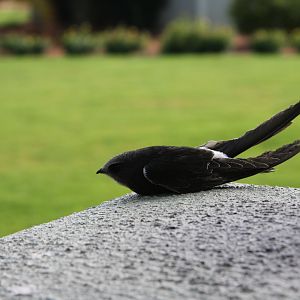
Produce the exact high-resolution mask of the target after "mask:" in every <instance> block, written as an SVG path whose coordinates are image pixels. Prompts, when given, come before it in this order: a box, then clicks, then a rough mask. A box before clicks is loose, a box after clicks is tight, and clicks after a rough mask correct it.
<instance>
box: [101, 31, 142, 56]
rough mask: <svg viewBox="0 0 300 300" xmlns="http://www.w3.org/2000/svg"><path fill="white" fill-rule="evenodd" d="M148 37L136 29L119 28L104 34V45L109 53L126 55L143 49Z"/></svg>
mask: <svg viewBox="0 0 300 300" xmlns="http://www.w3.org/2000/svg"><path fill="white" fill-rule="evenodd" d="M145 40H146V35H145V34H141V33H139V32H138V31H136V30H134V29H128V28H124V27H118V28H116V29H113V30H109V31H106V32H105V33H104V38H103V43H104V49H105V51H106V52H107V53H112V54H126V53H132V52H136V51H139V50H141V49H142V48H143V46H144V44H145Z"/></svg>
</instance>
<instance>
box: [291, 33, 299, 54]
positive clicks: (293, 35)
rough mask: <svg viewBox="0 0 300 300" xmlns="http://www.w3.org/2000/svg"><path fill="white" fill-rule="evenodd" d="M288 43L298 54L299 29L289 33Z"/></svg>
mask: <svg viewBox="0 0 300 300" xmlns="http://www.w3.org/2000/svg"><path fill="white" fill-rule="evenodd" d="M290 42H291V45H292V46H293V47H294V48H295V49H296V50H297V52H300V29H296V30H294V31H293V32H292V33H291V36H290Z"/></svg>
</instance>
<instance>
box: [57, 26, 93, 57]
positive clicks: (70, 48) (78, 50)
mask: <svg viewBox="0 0 300 300" xmlns="http://www.w3.org/2000/svg"><path fill="white" fill-rule="evenodd" d="M62 44H63V47H64V49H65V52H66V53H67V54H70V55H81V54H88V53H92V52H94V51H95V50H96V48H97V43H96V39H95V37H94V36H93V35H92V33H91V30H90V28H89V27H88V26H81V27H80V28H78V29H70V30H68V31H67V32H65V33H64V35H63V37H62Z"/></svg>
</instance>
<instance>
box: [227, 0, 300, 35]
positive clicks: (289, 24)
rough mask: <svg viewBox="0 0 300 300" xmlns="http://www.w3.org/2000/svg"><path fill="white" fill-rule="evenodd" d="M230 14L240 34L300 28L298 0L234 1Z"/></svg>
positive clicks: (299, 4)
mask: <svg viewBox="0 0 300 300" xmlns="http://www.w3.org/2000/svg"><path fill="white" fill-rule="evenodd" d="M231 13H232V16H233V19H234V21H235V23H236V25H237V28H238V29H239V31H240V32H242V33H253V32H255V31H257V30H259V29H279V28H280V29H285V30H288V31H290V30H293V29H294V28H297V27H300V1H299V0H234V1H233V3H232V7H231Z"/></svg>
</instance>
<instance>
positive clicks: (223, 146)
mask: <svg viewBox="0 0 300 300" xmlns="http://www.w3.org/2000/svg"><path fill="white" fill-rule="evenodd" d="M299 114H300V101H299V102H298V103H297V104H295V105H292V106H290V107H289V108H287V109H286V110H284V111H281V112H279V113H278V114H276V115H275V116H273V117H272V118H271V119H269V120H267V121H265V122H264V123H262V124H261V125H259V126H258V127H256V128H255V129H252V130H250V131H248V132H246V133H245V134H244V135H243V136H241V137H240V138H237V139H232V140H228V141H220V142H213V141H211V142H208V143H207V144H206V145H205V146H206V147H207V148H210V149H212V150H217V151H221V152H223V153H225V154H227V155H228V156H229V157H235V156H237V155H239V154H240V153H242V152H244V151H246V150H247V149H249V148H251V147H253V146H255V145H257V144H259V143H261V142H263V141H265V140H267V139H269V138H270V137H272V136H274V135H275V134H277V133H279V132H280V131H282V130H283V129H285V128H286V127H288V126H289V125H291V123H292V120H293V119H295V118H296V117H297V116H298V115H299ZM283 148H284V147H283ZM283 148H282V149H283ZM279 150H281V149H278V150H277V151H279ZM274 153H276V151H275V152H274ZM278 153H279V152H278ZM280 153H281V152H280ZM274 155H275V154H274ZM285 155H287V154H285ZM287 159H288V158H287Z"/></svg>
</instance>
